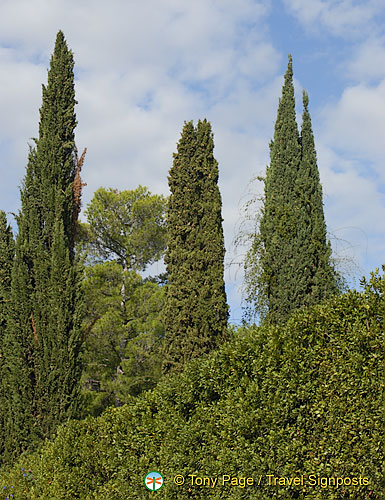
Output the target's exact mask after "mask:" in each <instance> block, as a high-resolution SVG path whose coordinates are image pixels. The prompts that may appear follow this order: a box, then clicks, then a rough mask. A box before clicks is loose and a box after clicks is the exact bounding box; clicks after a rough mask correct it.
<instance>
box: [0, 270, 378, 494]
mask: <svg viewBox="0 0 385 500" xmlns="http://www.w3.org/2000/svg"><path fill="white" fill-rule="evenodd" d="M384 270H385V267H384ZM363 284H364V291H363V292H362V293H358V292H355V291H351V292H349V293H347V294H346V295H343V296H340V297H334V298H332V299H330V300H329V301H328V302H325V303H323V304H321V305H317V306H314V307H312V308H311V309H302V310H299V311H297V312H295V313H294V314H293V315H292V317H291V318H290V320H289V321H288V322H287V323H286V324H280V325H279V326H268V325H264V326H262V327H259V328H256V327H254V328H249V327H247V328H246V327H243V328H239V329H238V330H234V331H232V332H230V336H231V340H230V341H229V342H227V343H225V344H224V345H223V346H222V347H221V348H220V349H218V350H216V351H214V352H213V353H211V354H210V355H209V356H206V357H205V358H203V359H199V360H194V361H193V362H191V363H190V364H188V365H187V366H186V368H185V370H184V371H183V372H182V373H180V374H176V375H173V376H167V377H165V378H164V379H163V380H162V381H161V382H160V383H159V384H158V386H157V387H156V388H155V390H153V391H149V392H146V393H144V394H143V395H142V396H140V397H139V398H135V399H132V400H131V401H129V402H128V404H127V405H125V406H123V407H122V408H110V409H108V410H106V412H104V413H103V415H102V416H100V417H99V418H97V419H95V418H88V419H87V420H85V421H82V422H70V423H68V424H67V425H65V426H62V427H61V428H60V429H59V430H58V432H57V436H56V439H55V440H54V441H52V442H47V443H46V444H45V446H44V447H43V448H42V450H41V451H40V453H39V454H35V455H33V456H31V457H25V458H24V459H23V464H24V465H23V466H24V467H26V468H28V469H30V470H32V471H33V477H34V478H35V479H34V481H33V483H30V488H29V490H28V495H29V496H28V499H29V500H37V499H39V500H44V499H46V500H48V499H49V500H62V499H63V500H64V499H67V498H79V499H83V500H91V499H92V500H98V499H100V500H101V499H103V498H111V499H113V500H123V499H124V500H125V499H127V498H143V499H144V498H152V496H153V494H152V493H151V492H149V491H146V490H145V489H144V485H143V479H144V476H145V475H146V474H147V473H148V472H149V471H151V470H158V471H159V472H161V473H162V475H163V476H164V478H165V484H164V486H163V487H162V489H161V490H159V491H158V492H157V493H156V495H157V497H159V498H160V499H167V500H174V499H175V500H177V499H178V500H179V499H180V498H196V499H207V498H213V499H228V500H232V499H234V500H235V499H246V498H253V499H261V500H265V499H266V498H271V499H282V498H285V499H289V498H293V499H300V500H307V499H308V498H312V499H313V498H314V499H316V500H323V499H325V500H326V499H327V500H338V499H342V498H344V499H352V500H353V499H354V500H364V499H367V498H371V499H373V500H381V499H382V497H383V492H384V490H385V481H384V477H385V475H384V472H385V470H384V463H385V425H384V414H383V402H384V380H385V366H384V363H383V359H384V348H385V345H384V335H383V326H384V312H385V309H384V305H385V296H384V293H385V280H384V278H383V277H380V276H379V275H378V273H375V274H373V275H372V277H371V279H370V280H369V281H368V282H366V281H365V280H364V281H363ZM19 471H20V464H16V465H15V467H14V469H13V470H12V471H11V473H5V472H4V473H3V475H1V476H0V481H1V484H5V482H6V481H8V484H14V485H15V488H17V489H16V493H19V491H20V492H22V491H23V488H24V489H25V482H22V481H21V480H20V478H19V476H20V473H19ZM176 474H182V475H184V476H185V479H186V482H185V484H184V485H183V486H177V485H176V484H174V481H173V478H174V476H175V475H176ZM189 474H196V475H201V476H206V477H208V476H212V477H219V478H221V477H222V475H223V474H229V475H230V476H234V477H253V478H254V480H255V481H256V482H258V480H259V478H260V476H261V475H262V480H261V484H260V485H259V486H257V485H256V484H254V485H253V486H245V487H244V488H242V487H238V486H232V487H231V486H229V485H226V486H222V485H217V486H216V487H214V488H210V487H207V486H200V487H199V486H191V484H190V478H189ZM268 474H273V475H274V476H279V477H283V476H285V477H295V476H301V475H302V474H304V475H306V479H305V482H304V485H303V486H287V485H286V486H282V485H281V486H280V485H276V486H272V485H269V484H268V480H267V475H268ZM310 474H312V475H314V476H316V477H317V478H328V477H342V478H346V477H349V478H353V477H356V478H359V477H360V476H361V477H366V478H368V481H369V484H368V485H365V484H361V485H360V484H358V485H353V486H341V487H339V488H338V489H337V488H333V487H328V488H325V487H322V486H321V485H317V484H315V485H312V484H311V483H310V481H309V475H310ZM17 478H19V479H17ZM10 480H11V481H13V482H12V483H9V481H10ZM19 483H20V486H19ZM20 498H24V497H23V496H22V495H21V496H20Z"/></svg>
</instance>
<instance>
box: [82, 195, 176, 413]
mask: <svg viewBox="0 0 385 500" xmlns="http://www.w3.org/2000/svg"><path fill="white" fill-rule="evenodd" d="M165 206H166V200H165V198H164V197H163V196H159V195H152V194H151V193H150V192H149V191H148V189H147V188H146V187H142V186H139V187H138V188H137V189H134V190H130V191H128V190H127V191H120V192H119V191H118V190H115V189H111V188H110V189H108V190H107V189H104V188H100V189H98V190H97V191H96V192H95V194H94V197H93V199H92V201H91V203H90V204H89V205H88V208H87V211H86V214H87V220H88V224H81V225H80V227H79V229H80V231H79V236H78V251H79V253H80V254H81V255H82V256H83V258H84V260H85V262H86V263H87V264H88V265H87V266H86V270H85V277H84V278H85V279H84V282H83V290H84V294H85V300H86V315H85V318H84V322H83V332H84V337H85V346H84V362H85V370H84V372H83V387H85V390H84V391H83V393H84V395H85V398H86V407H85V414H91V415H98V414H99V413H100V412H101V411H102V410H103V409H104V408H105V407H107V406H110V405H113V404H115V405H118V406H119V405H121V404H122V403H123V402H124V401H125V400H126V398H127V397H128V396H129V395H131V394H132V395H135V394H139V393H140V392H142V391H143V390H145V389H148V388H150V387H153V386H154V385H155V384H156V382H157V380H158V379H159V377H160V368H159V365H160V344H161V340H162V338H163V327H162V325H161V323H160V319H159V316H160V312H161V308H162V306H163V295H164V291H163V290H162V289H161V287H159V286H158V285H156V284H155V283H150V282H148V281H146V280H143V278H142V277H141V276H140V275H139V274H138V270H144V269H145V268H146V266H147V265H148V264H151V263H153V262H156V261H157V260H159V258H160V257H161V256H162V255H163V252H164V249H165V247H166V225H165V218H164V212H165ZM108 259H109V260H108ZM111 259H113V260H111Z"/></svg>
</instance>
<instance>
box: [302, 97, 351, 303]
mask: <svg viewBox="0 0 385 500" xmlns="http://www.w3.org/2000/svg"><path fill="white" fill-rule="evenodd" d="M308 106H309V97H308V95H307V93H306V91H305V90H304V91H303V115H302V130H301V167H300V169H299V171H298V175H297V179H296V185H295V192H296V195H297V197H298V201H297V203H298V204H299V210H298V219H297V228H298V235H297V246H298V248H297V252H298V254H299V255H300V259H299V266H298V270H299V273H298V286H299V288H300V289H301V290H302V294H303V299H302V303H303V305H312V304H317V303H319V302H320V301H321V300H323V299H326V298H328V297H330V296H331V295H332V294H335V293H337V292H338V285H339V283H340V281H341V280H340V277H339V274H338V273H337V272H336V270H335V269H334V266H333V265H332V263H331V253H332V250H331V245H330V241H328V240H327V238H326V223H325V216H324V211H323V201H322V186H321V183H320V177H319V171H318V166H317V153H316V150H315V144H314V135H313V130H312V126H311V118H310V113H309V109H308Z"/></svg>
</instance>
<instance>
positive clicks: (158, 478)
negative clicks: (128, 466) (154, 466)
mask: <svg viewBox="0 0 385 500" xmlns="http://www.w3.org/2000/svg"><path fill="white" fill-rule="evenodd" d="M163 481H164V479H163V476H162V474H160V473H159V472H149V473H148V474H147V476H146V477H145V478H144V485H145V487H146V488H147V489H148V490H151V491H156V490H159V489H160V488H161V487H162V486H163Z"/></svg>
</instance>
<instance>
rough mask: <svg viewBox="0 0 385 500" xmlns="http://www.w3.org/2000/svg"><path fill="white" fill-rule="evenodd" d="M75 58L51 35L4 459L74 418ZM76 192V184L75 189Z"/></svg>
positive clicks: (8, 350)
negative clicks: (51, 51)
mask: <svg viewBox="0 0 385 500" xmlns="http://www.w3.org/2000/svg"><path fill="white" fill-rule="evenodd" d="M73 66H74V62H73V56H72V52H71V51H69V50H68V48H67V44H66V41H65V39H64V35H63V33H62V32H61V31H59V33H58V34H57V38H56V44H55V49H54V53H53V55H52V58H51V63H50V69H49V72H48V85H47V87H44V86H43V103H42V107H41V109H40V124H39V138H38V139H35V147H33V148H32V147H31V148H30V154H29V161H28V166H27V172H26V176H25V180H24V184H23V186H22V189H21V202H22V208H21V212H20V213H19V215H18V217H17V222H18V227H19V233H18V236H17V240H16V257H15V264H14V267H13V272H12V284H11V303H12V314H11V318H10V324H9V327H8V328H7V332H6V339H5V342H4V348H5V362H6V368H7V370H6V379H7V385H8V390H9V395H10V400H11V401H12V414H9V415H8V421H7V440H6V456H7V457H8V458H12V456H15V455H16V454H17V453H19V452H21V451H23V450H25V449H27V448H33V447H34V446H35V445H36V443H37V442H38V441H39V440H40V439H42V438H45V437H49V436H51V435H52V433H53V432H54V431H55V429H56V427H57V426H58V425H59V424H60V423H61V422H63V421H64V420H66V419H67V418H71V417H75V416H76V415H77V414H78V410H79V405H80V386H79V379H80V375H81V367H80V364H79V351H80V346H81V333H80V321H81V317H80V313H81V297H80V288H79V278H80V275H79V267H78V264H77V261H76V258H75V254H74V234H75V230H76V223H77V215H78V204H79V192H78V191H79V182H78V181H79V179H78V177H79V175H78V174H79V163H78V162H77V154H76V148H75V142H74V129H75V126H76V116H75V112H74V108H75V103H76V101H75V91H74V75H73ZM80 187H81V184H80Z"/></svg>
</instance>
